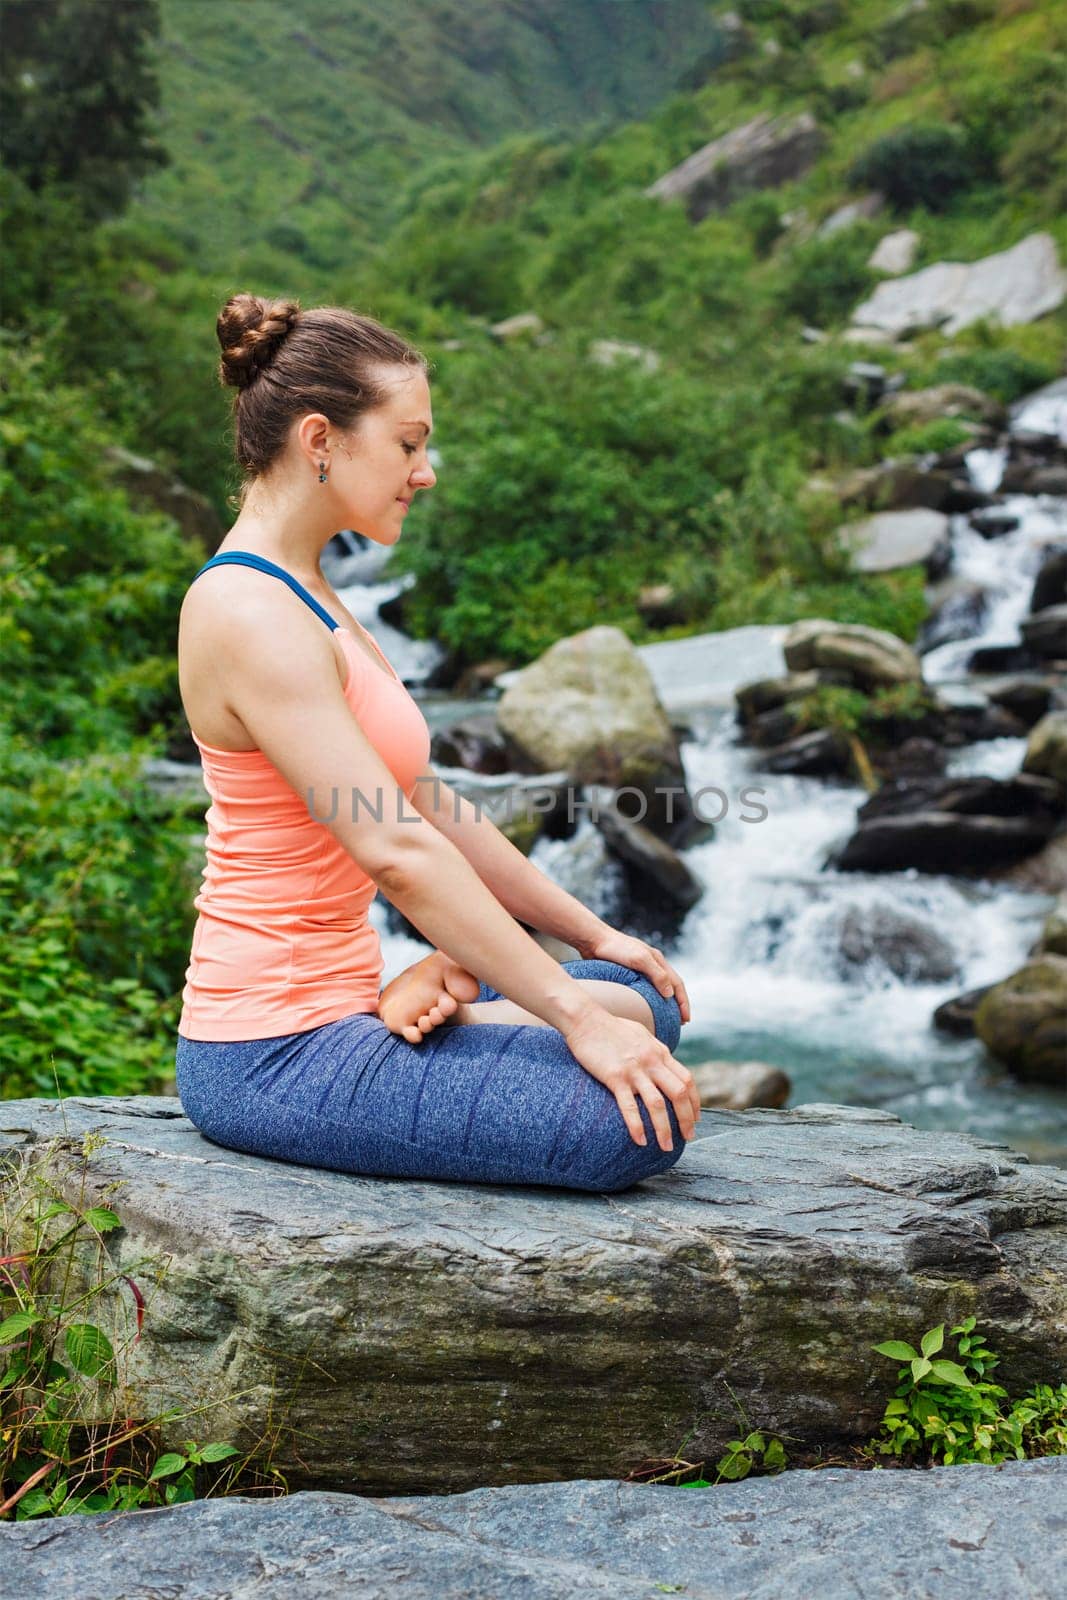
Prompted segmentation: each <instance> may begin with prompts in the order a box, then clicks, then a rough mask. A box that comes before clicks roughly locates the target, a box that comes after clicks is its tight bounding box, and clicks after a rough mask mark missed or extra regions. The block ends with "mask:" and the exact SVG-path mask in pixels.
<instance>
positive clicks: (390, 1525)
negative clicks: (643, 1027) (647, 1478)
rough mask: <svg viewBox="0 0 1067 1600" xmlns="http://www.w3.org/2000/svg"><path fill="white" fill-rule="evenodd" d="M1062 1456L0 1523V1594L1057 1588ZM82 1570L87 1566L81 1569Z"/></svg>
mask: <svg viewBox="0 0 1067 1600" xmlns="http://www.w3.org/2000/svg"><path fill="white" fill-rule="evenodd" d="M1065 1560H1067V1458H1064V1457H1060V1458H1058V1459H1048V1460H1043V1461H1019V1462H1012V1463H1010V1464H1009V1465H1006V1466H1003V1467H981V1466H966V1467H937V1468H935V1469H934V1470H933V1471H931V1472H907V1471H905V1472H894V1471H884V1472H857V1471H850V1470H847V1469H842V1468H830V1469H827V1470H826V1471H821V1472H785V1473H783V1474H781V1476H779V1477H777V1478H762V1479H754V1480H750V1481H749V1482H747V1483H731V1484H720V1485H719V1486H718V1487H716V1488H712V1489H672V1488H664V1487H640V1486H639V1485H636V1484H627V1483H607V1482H577V1483H553V1484H535V1485H524V1486H516V1487H512V1488H495V1489H477V1490H475V1491H474V1492H473V1493H471V1494H460V1495H436V1496H423V1497H421V1498H418V1499H400V1500H368V1499H361V1498H360V1497H359V1496H357V1495H341V1494H294V1495H290V1496H289V1497H288V1498H285V1499H280V1500H267V1501H264V1500H254V1499H241V1498H234V1499H219V1500H200V1501H194V1502H191V1503H189V1504H188V1505H184V1506H173V1507H166V1508H160V1509H159V1510H154V1511H127V1512H121V1513H118V1514H115V1515H113V1514H111V1513H108V1512H103V1513H101V1514H100V1515H98V1516H93V1517H64V1518H60V1519H58V1520H50V1521H41V1522H27V1523H22V1524H16V1525H13V1526H7V1527H0V1596H2V1597H3V1600H36V1597H38V1596H41V1597H43V1596H45V1595H47V1596H48V1597H49V1600H67V1597H68V1596H69V1597H71V1600H82V1597H85V1596H91V1600H129V1597H130V1596H134V1595H153V1596H156V1595H166V1596H167V1600H218V1597H219V1596H221V1595H228V1596H245V1595H247V1596H252V1595H255V1597H256V1600H290V1596H292V1595H294V1594H299V1595H300V1597H301V1600H335V1597H336V1596H338V1595H343V1594H350V1593H351V1594H355V1595H358V1596H359V1600H395V1597H396V1596H398V1595H403V1596H404V1597H405V1600H512V1597H516V1600H517V1597H519V1596H521V1597H522V1600H561V1597H563V1596H568V1597H569V1596H571V1595H582V1596H585V1595H589V1596H602V1597H603V1600H655V1597H656V1596H657V1595H659V1594H671V1593H676V1594H684V1595H685V1596H687V1597H688V1600H738V1597H739V1596H743V1597H745V1600H813V1597H815V1596H817V1597H818V1600H859V1597H861V1596H862V1600H990V1597H992V1596H996V1600H1056V1597H1059V1596H1062V1594H1063V1585H1062V1578H1063V1564H1064V1562H1065ZM90 1575H91V1576H90Z"/></svg>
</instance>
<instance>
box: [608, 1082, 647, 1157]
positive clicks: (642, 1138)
mask: <svg viewBox="0 0 1067 1600" xmlns="http://www.w3.org/2000/svg"><path fill="white" fill-rule="evenodd" d="M614 1095H615V1099H616V1100H617V1102H618V1106H619V1110H620V1111H621V1112H622V1120H623V1121H624V1122H625V1124H626V1127H627V1129H628V1131H629V1134H630V1138H631V1139H632V1140H633V1141H634V1144H647V1143H648V1139H647V1137H646V1135H645V1125H644V1123H643V1122H642V1121H641V1113H640V1111H638V1109H637V1101H636V1100H635V1099H634V1097H633V1093H632V1091H631V1089H630V1087H629V1085H628V1084H625V1083H620V1084H619V1087H618V1088H617V1089H616V1090H614Z"/></svg>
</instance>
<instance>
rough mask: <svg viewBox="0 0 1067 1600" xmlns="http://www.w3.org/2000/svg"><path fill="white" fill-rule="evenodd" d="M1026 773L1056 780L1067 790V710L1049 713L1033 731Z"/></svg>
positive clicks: (1024, 758) (1024, 761)
mask: <svg viewBox="0 0 1067 1600" xmlns="http://www.w3.org/2000/svg"><path fill="white" fill-rule="evenodd" d="M1023 771H1024V772H1030V773H1034V774H1037V775H1041V776H1044V777H1047V778H1051V779H1053V781H1054V782H1056V783H1058V784H1061V785H1062V786H1063V787H1064V788H1065V789H1067V711H1050V712H1048V714H1047V715H1046V716H1043V717H1042V718H1041V721H1040V722H1039V723H1038V724H1037V725H1036V727H1034V728H1032V729H1031V730H1030V737H1029V739H1028V740H1027V741H1026V754H1025V755H1024V756H1023Z"/></svg>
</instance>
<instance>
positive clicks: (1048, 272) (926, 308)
mask: <svg viewBox="0 0 1067 1600" xmlns="http://www.w3.org/2000/svg"><path fill="white" fill-rule="evenodd" d="M1065 295H1067V274H1065V273H1064V272H1063V269H1062V268H1061V266H1060V262H1059V256H1058V254H1057V251H1056V242H1055V240H1054V239H1053V237H1052V235H1051V234H1048V233H1032V234H1030V235H1029V236H1028V237H1027V238H1025V239H1021V240H1020V241H1019V243H1018V244H1017V245H1013V246H1012V248H1011V249H1010V250H1000V251H998V252H997V253H996V254H995V255H991V256H984V257H983V258H982V260H981V261H972V262H968V263H964V262H962V261H938V262H936V263H935V264H934V265H933V266H931V267H924V268H923V269H922V271H921V272H913V273H911V274H909V275H908V276H907V277H905V278H891V279H887V280H885V281H884V282H882V283H880V284H879V285H878V287H877V288H876V289H875V291H874V293H873V295H872V296H871V298H870V299H869V300H865V301H864V302H863V303H862V305H858V306H857V307H856V308H855V310H854V311H853V313H852V321H853V322H854V323H857V324H860V325H861V326H863V327H865V328H883V329H884V330H885V331H886V332H887V333H894V334H903V333H905V332H911V331H915V330H918V329H922V328H940V329H941V331H942V333H945V334H949V335H951V334H954V333H958V332H959V330H960V329H961V328H966V327H967V326H968V325H969V324H970V323H972V322H977V321H978V319H979V318H980V317H996V318H998V319H999V320H1000V322H1001V323H1002V324H1003V325H1004V326H1005V327H1011V326H1012V325H1013V324H1015V323H1019V322H1033V321H1034V320H1035V318H1037V317H1041V316H1044V314H1045V313H1046V312H1047V311H1054V310H1055V309H1056V307H1057V306H1059V305H1061V304H1062V303H1063V300H1064V297H1065Z"/></svg>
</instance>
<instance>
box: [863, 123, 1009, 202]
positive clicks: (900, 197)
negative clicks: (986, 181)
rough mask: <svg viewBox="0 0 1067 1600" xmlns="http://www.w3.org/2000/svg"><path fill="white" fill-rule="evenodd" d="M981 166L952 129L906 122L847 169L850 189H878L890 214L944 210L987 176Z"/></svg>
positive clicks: (983, 164)
mask: <svg viewBox="0 0 1067 1600" xmlns="http://www.w3.org/2000/svg"><path fill="white" fill-rule="evenodd" d="M989 175H990V174H989V170H988V165H987V163H986V161H985V160H984V159H983V158H982V157H981V155H980V154H979V152H978V151H977V150H976V149H975V148H974V147H973V146H972V144H971V143H970V141H969V140H968V138H967V136H966V135H965V134H964V133H962V132H961V131H960V129H958V128H953V127H950V126H948V125H947V124H946V123H909V124H908V125H907V126H905V127H903V128H897V129H896V130H894V132H892V133H887V134H885V135H884V136H883V137H882V138H881V139H878V140H876V141H875V143H874V144H872V145H871V146H870V147H869V148H868V149H867V150H865V151H864V152H863V154H862V155H860V156H858V157H857V158H856V160H855V161H854V162H853V163H852V166H851V167H850V168H849V173H848V180H849V182H850V183H851V184H853V185H854V186H855V187H856V188H863V189H880V190H881V191H882V193H883V194H884V195H885V196H886V198H887V200H888V201H889V204H890V205H891V206H892V207H893V209H894V210H895V211H909V210H911V208H912V207H913V206H925V207H926V208H927V209H928V210H930V211H945V210H947V209H948V208H949V206H951V204H952V202H953V201H954V200H955V199H956V197H957V196H958V195H960V194H963V193H964V192H965V191H966V190H967V189H969V188H971V187H972V186H973V185H974V184H976V183H978V182H979V181H980V180H981V179H982V178H985V177H988V176H989Z"/></svg>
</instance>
